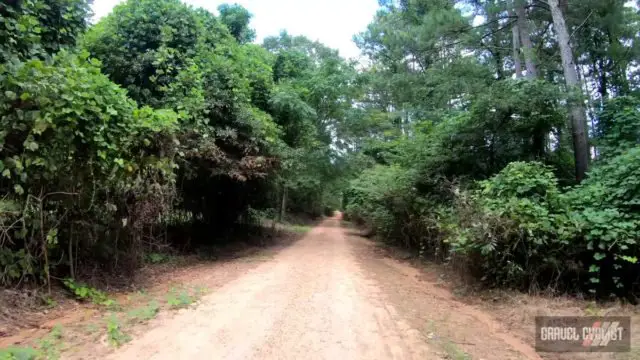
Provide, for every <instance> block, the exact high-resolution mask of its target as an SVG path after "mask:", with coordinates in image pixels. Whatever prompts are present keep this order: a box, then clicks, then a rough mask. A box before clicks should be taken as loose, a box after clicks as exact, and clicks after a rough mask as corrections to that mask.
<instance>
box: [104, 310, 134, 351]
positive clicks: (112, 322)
mask: <svg viewBox="0 0 640 360" xmlns="http://www.w3.org/2000/svg"><path fill="white" fill-rule="evenodd" d="M107 340H108V341H109V344H110V345H111V346H114V347H120V346H122V345H123V344H126V343H128V342H129V341H131V336H130V335H128V334H127V333H125V332H124V330H123V329H122V324H121V323H120V320H118V318H117V317H116V316H115V315H114V314H112V315H111V316H110V317H109V318H108V319H107Z"/></svg>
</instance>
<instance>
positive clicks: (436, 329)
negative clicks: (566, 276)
mask: <svg viewBox="0 0 640 360" xmlns="http://www.w3.org/2000/svg"><path fill="white" fill-rule="evenodd" d="M372 248H373V246H372V245H371V244H370V243H368V242H367V241H366V240H363V239H360V238H357V237H354V236H350V235H349V234H347V233H346V231H345V229H343V228H341V227H340V226H339V222H338V221H337V220H334V219H330V220H326V221H325V222H323V223H322V224H321V225H320V226H318V227H316V228H314V229H313V230H312V231H311V232H309V233H308V235H307V236H305V237H304V238H303V239H302V240H300V241H298V242H296V243H294V244H293V245H292V246H290V247H288V248H286V249H284V250H282V251H280V252H279V253H277V255H275V256H274V257H273V258H272V259H270V260H268V261H266V262H263V263H261V264H260V265H259V266H257V267H254V268H253V269H251V270H248V271H247V272H246V273H244V274H241V275H239V276H238V277H236V278H235V279H234V280H231V281H229V282H228V283H226V284H224V285H222V286H220V287H219V288H217V289H215V291H213V292H212V293H211V294H210V295H208V296H205V297H204V298H202V299H201V301H200V303H199V305H198V307H197V308H195V309H189V310H183V311H181V312H178V313H176V314H175V316H172V317H169V318H166V319H163V320H162V321H160V322H158V323H156V324H153V326H154V327H153V328H152V329H151V330H150V331H148V332H146V333H145V334H144V335H142V336H140V337H138V338H137V339H134V340H133V341H132V342H131V343H129V344H127V345H125V346H124V347H122V348H121V349H119V350H117V351H116V352H114V353H112V354H111V355H110V357H109V358H110V359H156V360H161V359H162V360H164V359H166V360H176V359H336V360H337V359H471V358H473V359H485V360H491V359H499V360H507V359H538V357H537V355H536V354H535V353H534V352H533V351H532V350H531V348H529V347H528V346H526V345H524V344H522V343H521V342H519V341H518V340H517V339H515V338H512V337H510V336H508V335H506V334H504V333H502V332H501V331H500V329H499V326H498V325H497V324H495V323H494V322H493V320H491V319H489V318H487V317H484V316H483V315H482V314H480V313H475V310H473V309H470V308H467V307H466V306H465V305H462V304H458V303H455V301H451V299H446V295H443V294H439V293H438V291H434V290H433V289H432V290H429V287H428V286H427V287H425V284H422V283H421V282H420V281H419V280H418V279H417V278H416V277H415V276H413V274H412V273H411V271H412V269H411V268H410V267H408V266H406V265H403V264H401V263H398V262H395V261H393V260H390V259H383V258H380V257H376V256H373V255H372V254H373V249H372Z"/></svg>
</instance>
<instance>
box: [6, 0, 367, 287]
mask: <svg viewBox="0 0 640 360" xmlns="http://www.w3.org/2000/svg"><path fill="white" fill-rule="evenodd" d="M218 10H219V15H218V16H215V15H214V14H212V13H211V12H209V11H207V10H204V9H199V8H194V7H192V6H189V5H186V4H184V3H183V2H181V1H179V0H130V1H126V2H124V3H122V4H120V5H118V6H116V7H115V8H114V10H113V12H112V13H111V14H109V15H108V16H106V17H105V18H103V19H101V20H100V21H99V22H97V23H96V24H93V25H92V24H90V23H89V18H90V16H91V14H90V2H88V1H86V0H54V1H48V0H47V1H44V0H23V1H15V2H9V3H8V2H3V4H1V5H0V20H2V26H0V42H1V45H0V87H1V89H2V91H0V112H1V115H0V122H1V125H0V129H1V130H0V173H1V175H2V176H1V177H0V192H1V193H2V198H1V200H0V224H1V228H0V283H1V284H2V285H16V284H25V283H26V284H50V283H51V279H52V277H55V278H66V277H76V276H78V275H84V276H87V275H89V276H92V275H95V274H96V273H97V274H100V273H102V272H104V273H108V272H128V271H132V270H135V269H136V268H137V267H138V266H139V265H140V264H141V262H142V261H143V259H144V255H145V253H148V252H150V251H161V250H162V249H165V248H166V246H173V247H180V248H185V247H193V246H195V245H197V244H196V243H199V244H205V245H206V244H216V243H220V242H223V241H227V240H224V239H229V238H233V237H232V236H227V235H228V233H230V232H232V231H235V230H234V229H235V228H237V226H236V224H244V225H243V226H244V228H245V229H246V228H248V225H252V224H253V225H256V224H258V223H259V221H260V220H261V219H262V218H265V217H270V218H275V217H276V215H277V214H283V213H285V210H288V211H290V212H302V213H306V214H308V215H310V216H319V215H321V214H322V213H323V212H327V210H326V209H325V205H326V206H329V207H332V208H338V207H339V205H340V196H339V192H336V191H334V188H336V186H337V185H335V184H337V183H338V181H337V178H338V174H339V172H338V171H337V170H336V169H337V168H339V167H340V165H339V161H337V160H336V159H335V154H336V152H335V151H334V150H333V149H332V147H331V144H332V139H333V137H332V133H333V132H334V130H333V129H335V128H336V123H337V122H338V121H340V120H341V119H343V118H344V117H345V116H346V115H345V114H346V113H347V112H348V111H349V110H350V109H351V106H352V98H353V97H354V96H355V94H356V92H354V91H353V84H354V83H355V80H354V79H355V77H356V75H357V72H356V70H355V67H354V64H353V63H350V62H348V61H346V60H344V59H343V58H341V57H340V56H339V55H338V52H337V51H335V50H332V49H330V48H327V47H326V46H324V45H323V44H321V43H318V42H315V41H311V40H309V39H307V38H304V37H299V36H291V35H289V34H287V33H286V32H283V33H281V34H279V35H278V36H274V37H269V38H267V39H266V40H265V41H264V44H263V45H257V44H253V43H252V41H253V40H254V38H255V31H254V30H252V29H251V28H250V27H249V22H250V19H251V14H250V13H249V11H248V10H246V9H244V8H242V7H241V6H238V5H222V6H220V7H219V9H218ZM280 208H282V209H280ZM247 224H248V225H247Z"/></svg>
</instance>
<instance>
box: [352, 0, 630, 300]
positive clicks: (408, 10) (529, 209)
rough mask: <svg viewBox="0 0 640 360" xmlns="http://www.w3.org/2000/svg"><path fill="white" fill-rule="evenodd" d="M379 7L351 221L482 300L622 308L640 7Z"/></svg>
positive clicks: (368, 48) (517, 0) (478, 2)
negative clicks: (498, 294) (498, 293)
mask: <svg viewBox="0 0 640 360" xmlns="http://www.w3.org/2000/svg"><path fill="white" fill-rule="evenodd" d="M380 4H381V9H380V10H379V12H378V14H377V16H376V18H375V20H374V21H373V22H372V23H371V24H370V25H369V26H368V28H367V29H366V31H364V32H362V33H361V34H359V35H358V36H357V37H356V41H357V43H358V44H359V46H360V48H361V50H362V51H363V52H364V53H365V54H367V55H368V57H369V58H370V66H369V69H368V71H367V72H366V73H365V74H364V76H365V77H366V84H365V89H366V90H365V91H364V94H365V95H364V98H363V113H364V114H365V115H364V116H365V117H364V119H366V120H365V121H368V122H369V124H375V126H369V127H358V126H357V125H356V126H353V127H352V128H351V132H350V133H349V135H350V136H351V137H350V141H351V146H352V148H353V149H354V150H355V151H353V153H354V155H353V156H354V157H355V156H356V155H355V154H356V153H358V152H359V153H360V154H361V155H360V156H362V154H364V156H365V158H366V160H367V161H369V162H370V163H371V165H370V166H369V167H366V170H365V171H364V172H363V173H361V174H359V175H354V177H353V179H352V180H351V182H350V187H349V188H348V190H347V191H346V194H345V198H346V209H347V215H348V216H350V217H351V218H352V219H355V220H357V221H360V222H362V223H365V224H367V225H368V226H369V227H370V228H371V229H373V230H374V231H375V232H376V233H377V234H378V236H381V237H383V238H385V239H387V240H388V241H392V242H394V243H399V244H402V245H404V246H407V247H409V248H412V249H415V250H416V251H418V252H420V253H421V254H423V255H424V256H425V257H431V258H436V259H438V260H441V261H445V262H447V263H449V264H452V265H454V266H456V267H457V268H458V269H460V270H461V271H463V272H465V273H468V274H473V275H475V276H477V278H478V279H479V280H480V281H481V282H482V283H483V284H486V285H487V286H506V287H512V288H517V289H522V290H536V289H544V290H554V291H557V292H558V293H564V292H582V293H587V294H589V293H592V294H595V295H597V296H601V297H608V296H610V295H619V296H629V297H631V298H633V296H632V294H637V293H638V290H639V288H638V285H639V284H640V282H639V280H640V278H639V275H640V272H639V270H640V268H639V266H638V254H639V250H640V249H639V247H638V245H639V243H638V241H639V240H640V231H639V230H640V222H639V221H640V217H639V216H638V210H639V208H638V204H640V201H639V200H640V192H639V191H640V187H639V184H640V178H639V176H640V163H639V162H638V156H639V154H640V149H639V148H638V141H639V140H640V127H639V125H640V113H639V110H640V108H639V106H638V105H640V103H639V102H638V85H639V83H638V80H639V79H638V76H637V74H638V59H639V57H638V54H639V53H638V50H639V47H638V34H639V32H638V30H639V29H640V28H639V26H640V23H639V21H638V20H639V19H640V18H639V12H638V7H637V4H630V3H629V2H625V1H617V0H611V1H596V0H593V1H589V0H587V1H577V0H576V1H573V0H560V1H559V0H549V1H540V0H510V1H494V0H473V1H470V0H456V1H449V0H399V1H393V0H384V1H380Z"/></svg>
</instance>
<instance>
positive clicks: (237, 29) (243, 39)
mask: <svg viewBox="0 0 640 360" xmlns="http://www.w3.org/2000/svg"><path fill="white" fill-rule="evenodd" d="M218 11H219V12H220V21H221V22H222V23H223V24H224V25H225V26H226V27H227V28H228V29H229V32H230V33H231V35H233V37H234V38H235V39H236V41H238V42H239V43H240V44H244V43H249V42H252V41H253V40H254V39H255V38H256V32H255V30H253V29H250V28H249V22H250V21H251V17H252V15H251V13H249V11H248V10H247V9H245V8H243V7H242V6H241V5H238V4H234V5H229V4H222V5H220V6H218Z"/></svg>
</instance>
